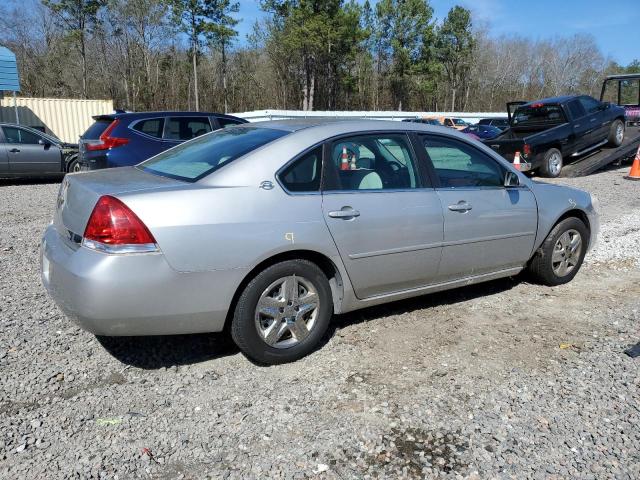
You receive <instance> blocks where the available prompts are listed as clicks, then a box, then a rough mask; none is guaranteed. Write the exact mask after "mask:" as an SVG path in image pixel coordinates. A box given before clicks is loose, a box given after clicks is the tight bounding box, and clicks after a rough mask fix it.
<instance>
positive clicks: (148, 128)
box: [133, 118, 164, 138]
mask: <svg viewBox="0 0 640 480" xmlns="http://www.w3.org/2000/svg"><path fill="white" fill-rule="evenodd" d="M163 127H164V119H162V118H149V119H147V120H140V121H139V122H138V123H136V124H135V125H134V126H133V129H134V130H136V131H138V132H141V133H144V134H146V135H150V136H152V137H156V138H162V128H163Z"/></svg>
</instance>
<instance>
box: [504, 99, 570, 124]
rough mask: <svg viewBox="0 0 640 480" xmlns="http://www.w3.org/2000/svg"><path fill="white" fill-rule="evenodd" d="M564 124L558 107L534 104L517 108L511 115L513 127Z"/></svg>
mask: <svg viewBox="0 0 640 480" xmlns="http://www.w3.org/2000/svg"><path fill="white" fill-rule="evenodd" d="M558 123H564V115H563V114H562V109H561V108H560V105H553V104H543V103H534V104H532V105H523V106H521V107H518V108H517V109H516V111H515V113H514V114H513V126H514V127H515V126H519V127H523V126H537V125H555V124H558Z"/></svg>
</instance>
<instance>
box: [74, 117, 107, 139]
mask: <svg viewBox="0 0 640 480" xmlns="http://www.w3.org/2000/svg"><path fill="white" fill-rule="evenodd" d="M110 124H111V120H96V122H95V123H94V124H93V125H91V126H90V127H89V128H88V129H87V131H86V132H84V133H83V134H82V137H80V138H82V139H84V140H98V139H99V138H100V135H102V132H104V131H105V130H106V129H107V127H108V126H109V125H110Z"/></svg>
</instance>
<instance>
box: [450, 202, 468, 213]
mask: <svg viewBox="0 0 640 480" xmlns="http://www.w3.org/2000/svg"><path fill="white" fill-rule="evenodd" d="M471 208H473V207H471V204H470V203H467V202H465V201H464V200H461V201H459V202H458V203H455V204H453V205H449V210H451V211H452V212H462V213H464V212H468V211H469V210H471Z"/></svg>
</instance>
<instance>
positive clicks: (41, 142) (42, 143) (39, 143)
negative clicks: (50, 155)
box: [38, 138, 51, 147]
mask: <svg viewBox="0 0 640 480" xmlns="http://www.w3.org/2000/svg"><path fill="white" fill-rule="evenodd" d="M38 145H44V146H45V147H50V146H51V143H49V142H47V141H46V140H43V139H42V138H41V139H40V140H38Z"/></svg>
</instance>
